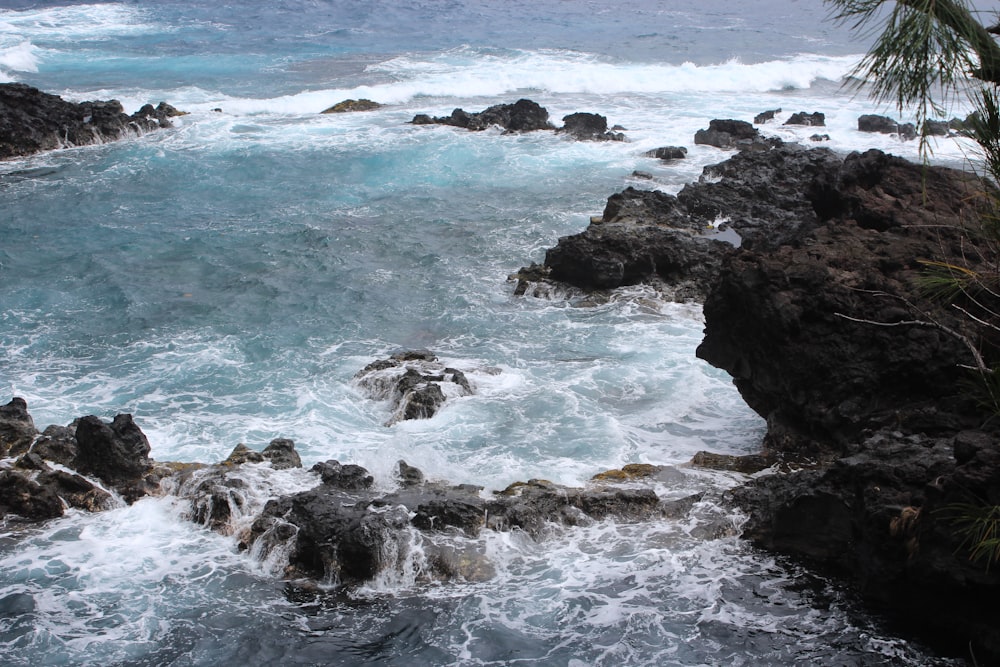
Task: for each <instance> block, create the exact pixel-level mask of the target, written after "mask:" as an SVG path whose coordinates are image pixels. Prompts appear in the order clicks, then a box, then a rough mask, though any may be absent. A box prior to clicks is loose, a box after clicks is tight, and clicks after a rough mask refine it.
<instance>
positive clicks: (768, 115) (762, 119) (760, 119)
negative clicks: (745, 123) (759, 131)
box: [753, 109, 781, 125]
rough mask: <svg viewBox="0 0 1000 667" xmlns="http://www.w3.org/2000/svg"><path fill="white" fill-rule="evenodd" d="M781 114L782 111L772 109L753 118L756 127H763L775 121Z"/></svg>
mask: <svg viewBox="0 0 1000 667" xmlns="http://www.w3.org/2000/svg"><path fill="white" fill-rule="evenodd" d="M779 113H781V109H770V110H768V111H762V112H760V113H759V114H757V115H756V116H754V117H753V124H754V125H763V124H764V123H766V122H767V121H769V120H774V117H775V116H776V115H777V114H779Z"/></svg>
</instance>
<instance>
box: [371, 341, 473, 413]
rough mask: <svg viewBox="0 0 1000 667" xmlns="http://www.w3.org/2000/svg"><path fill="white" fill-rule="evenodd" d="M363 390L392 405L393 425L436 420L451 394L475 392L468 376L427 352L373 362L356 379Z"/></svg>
mask: <svg viewBox="0 0 1000 667" xmlns="http://www.w3.org/2000/svg"><path fill="white" fill-rule="evenodd" d="M354 381H355V382H356V383H357V385H358V386H359V387H361V389H363V390H364V391H365V393H366V394H367V395H368V396H369V398H373V399H375V400H386V399H388V400H389V401H390V402H391V404H392V417H391V418H390V419H389V421H388V422H387V423H386V425H387V426H389V425H392V424H394V423H396V422H398V421H402V420H404V419H427V418H429V417H433V416H434V415H435V414H436V413H437V411H438V410H439V409H440V407H441V406H442V405H443V404H444V402H445V400H447V397H448V396H449V395H451V396H469V395H471V394H473V393H475V392H474V391H473V389H472V384H471V383H470V382H469V380H468V378H467V377H466V376H465V373H463V372H462V371H460V370H458V369H457V368H449V367H446V366H445V365H443V364H441V363H439V362H438V359H437V357H436V356H435V355H434V354H433V353H431V352H428V351H427V350H410V351H404V352H397V353H396V354H393V355H392V356H390V357H389V358H388V359H380V360H378V361H373V362H372V363H370V364H368V365H367V366H365V367H364V368H362V369H361V370H360V371H358V373H357V374H356V375H355V376H354Z"/></svg>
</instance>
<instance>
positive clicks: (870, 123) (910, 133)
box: [858, 114, 917, 139]
mask: <svg viewBox="0 0 1000 667" xmlns="http://www.w3.org/2000/svg"><path fill="white" fill-rule="evenodd" d="M858 131H859V132H874V133H878V134H897V135H899V138H900V139H915V138H916V137H917V130H916V128H915V127H914V126H913V123H906V124H900V123H898V122H896V121H895V120H893V119H892V118H889V117H888V116H878V115H875V114H865V115H863V116H861V117H859V118H858Z"/></svg>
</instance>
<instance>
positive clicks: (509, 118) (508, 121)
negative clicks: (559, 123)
mask: <svg viewBox="0 0 1000 667" xmlns="http://www.w3.org/2000/svg"><path fill="white" fill-rule="evenodd" d="M411 123H412V124H414V125H434V124H436V125H451V126H453V127H461V128H465V129H467V130H472V131H482V130H485V129H487V128H490V127H493V126H497V127H500V128H502V129H504V130H506V131H507V132H533V131H536V130H551V129H554V126H553V125H552V123H551V122H549V112H548V111H547V110H546V109H545V107H542V106H540V105H539V104H537V103H536V102H532V101H531V100H527V99H520V100H518V101H517V102H515V103H514V104H497V105H494V106H491V107H489V108H487V109H484V110H483V111H480V112H478V113H469V112H467V111H465V110H463V109H455V110H454V111H452V112H451V115H450V116H438V117H432V116H428V115H427V114H418V115H416V116H414V118H413V120H412V121H411Z"/></svg>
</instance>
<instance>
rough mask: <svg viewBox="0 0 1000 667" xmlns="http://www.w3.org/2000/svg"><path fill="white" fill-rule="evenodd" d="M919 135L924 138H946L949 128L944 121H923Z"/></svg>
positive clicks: (949, 132) (949, 131)
mask: <svg viewBox="0 0 1000 667" xmlns="http://www.w3.org/2000/svg"><path fill="white" fill-rule="evenodd" d="M920 133H921V134H922V135H923V136H925V137H947V136H948V135H950V134H951V127H950V124H949V123H948V121H945V120H929V119H928V120H925V121H924V122H923V124H922V125H921V126H920Z"/></svg>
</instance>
